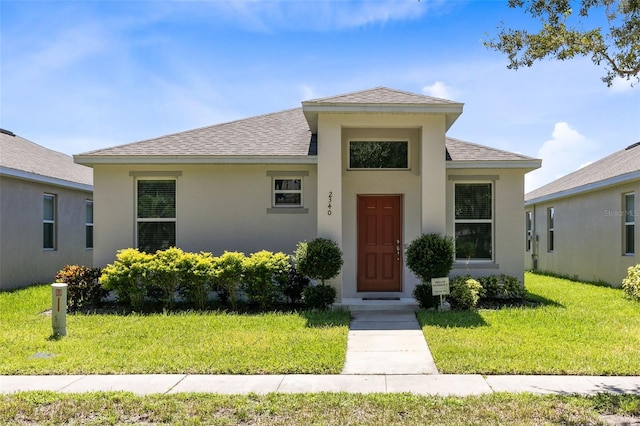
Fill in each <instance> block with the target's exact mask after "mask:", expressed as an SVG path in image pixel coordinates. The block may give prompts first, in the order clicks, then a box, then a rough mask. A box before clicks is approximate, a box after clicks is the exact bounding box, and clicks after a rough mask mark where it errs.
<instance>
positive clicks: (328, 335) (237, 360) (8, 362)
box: [0, 286, 349, 374]
mask: <svg viewBox="0 0 640 426" xmlns="http://www.w3.org/2000/svg"><path fill="white" fill-rule="evenodd" d="M50 307H51V289H50V287H49V286H36V287H30V288H27V289H24V290H19V291H14V292H5V293H0V374H118V373H128V374H137V373H192V374H198V373H199V374H281V373H315V374H333V373H339V372H340V371H341V370H342V367H343V364H344V360H345V354H346V346H347V332H348V324H349V314H348V313H344V312H327V313H268V314H256V315H236V314H227V313H219V312H211V313H192V312H187V313H175V314H149V315H142V314H131V315H116V314H108V315H102V314H101V315H85V314H73V315H68V316H67V336H66V337H63V338H59V339H55V338H51V337H50V336H51V317H50V316H48V315H44V314H42V312H43V311H45V310H47V309H50ZM49 355H53V356H51V357H49Z"/></svg>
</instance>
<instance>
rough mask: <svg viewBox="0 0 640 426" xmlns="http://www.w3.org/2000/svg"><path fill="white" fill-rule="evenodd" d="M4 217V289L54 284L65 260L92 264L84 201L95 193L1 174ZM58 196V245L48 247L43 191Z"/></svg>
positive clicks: (0, 246) (0, 229)
mask: <svg viewBox="0 0 640 426" xmlns="http://www.w3.org/2000/svg"><path fill="white" fill-rule="evenodd" d="M0 192H1V193H2V197H0V201H1V210H0V217H1V218H2V220H1V221H0V289H10V288H18V287H25V286H28V285H30V284H36V283H52V282H54V281H55V274H56V272H58V271H59V270H60V269H61V268H62V267H63V266H64V265H66V264H80V265H85V266H91V265H92V262H93V251H92V250H90V249H86V248H85V224H86V222H85V217H86V216H85V213H86V200H90V199H92V194H91V192H85V191H80V190H73V189H68V188H63V187H59V186H54V185H47V184H42V183H37V182H32V181H26V180H21V179H14V178H11V177H6V176H3V177H2V178H0ZM45 193H47V194H53V195H56V202H57V220H56V234H57V244H56V249H55V250H44V249H43V248H42V245H43V225H42V219H43V195H44V194H45Z"/></svg>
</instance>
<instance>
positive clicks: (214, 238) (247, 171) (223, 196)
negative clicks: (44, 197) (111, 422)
mask: <svg viewBox="0 0 640 426" xmlns="http://www.w3.org/2000/svg"><path fill="white" fill-rule="evenodd" d="M295 170H298V171H303V172H305V173H306V174H308V176H305V177H304V178H303V179H304V182H303V196H304V207H305V208H307V209H308V211H307V212H306V213H297V214H282V213H269V214H268V213H267V209H269V208H271V197H272V190H271V185H272V176H270V175H269V173H268V172H282V171H295ZM132 172H134V173H133V174H134V175H135V174H142V175H144V177H143V178H144V179H147V178H149V179H151V178H153V175H154V173H153V172H161V174H166V173H171V172H179V176H178V177H177V184H176V200H177V201H176V204H177V206H176V220H177V223H176V245H177V246H178V247H180V248H181V249H183V250H185V251H194V252H197V251H208V252H212V253H213V254H214V255H219V254H221V253H222V252H223V251H225V250H229V251H236V250H237V251H242V252H245V253H246V254H250V253H252V252H255V251H259V250H262V249H266V250H271V251H283V252H285V253H287V254H291V253H293V250H294V248H295V245H296V244H297V243H298V242H299V241H301V240H305V239H306V240H309V239H311V238H314V237H315V230H316V228H315V226H316V210H317V208H316V200H317V197H316V180H317V179H316V168H315V166H291V165H225V164H211V165H137V166H128V165H126V166H125V165H122V166H119V165H117V166H116V165H108V166H107V165H96V166H95V167H94V182H95V184H94V191H95V194H96V199H95V212H94V216H95V223H96V229H95V240H96V243H95V245H96V248H95V255H94V256H95V257H94V260H95V264H96V266H104V265H106V264H107V263H110V262H112V261H113V260H114V258H115V254H116V251H117V250H119V249H122V248H127V247H135V217H134V214H135V206H134V202H135V187H136V186H135V185H136V184H135V179H136V177H135V176H131V174H132ZM159 174H160V173H159Z"/></svg>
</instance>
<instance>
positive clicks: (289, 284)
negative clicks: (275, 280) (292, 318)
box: [281, 265, 310, 304]
mask: <svg viewBox="0 0 640 426" xmlns="http://www.w3.org/2000/svg"><path fill="white" fill-rule="evenodd" d="M309 282H310V280H309V278H307V277H306V276H304V275H303V274H301V273H300V272H298V270H297V269H296V268H295V266H293V265H291V267H289V271H288V272H287V280H286V281H285V282H284V283H282V287H281V291H282V294H283V295H284V296H285V297H286V298H287V299H288V301H289V303H290V304H296V303H299V302H301V301H302V292H303V291H304V289H305V288H307V287H309Z"/></svg>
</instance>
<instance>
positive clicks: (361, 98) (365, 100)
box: [304, 87, 457, 105]
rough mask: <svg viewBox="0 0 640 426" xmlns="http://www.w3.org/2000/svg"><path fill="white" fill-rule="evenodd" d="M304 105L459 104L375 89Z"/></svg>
mask: <svg viewBox="0 0 640 426" xmlns="http://www.w3.org/2000/svg"><path fill="white" fill-rule="evenodd" d="M304 104H362V105H364V104H367V105H371V104H380V105H395V104H405V105H408V104H416V105H423V104H457V102H453V101H449V100H446V99H440V98H434V97H431V96H425V95H420V94H417V93H411V92H403V91H401V90H395V89H389V88H387V87H375V88H373V89H369V90H362V91H358V92H352V93H346V94H343V95H337V96H329V97H326V98H318V99H311V100H308V101H305V102H304Z"/></svg>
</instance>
